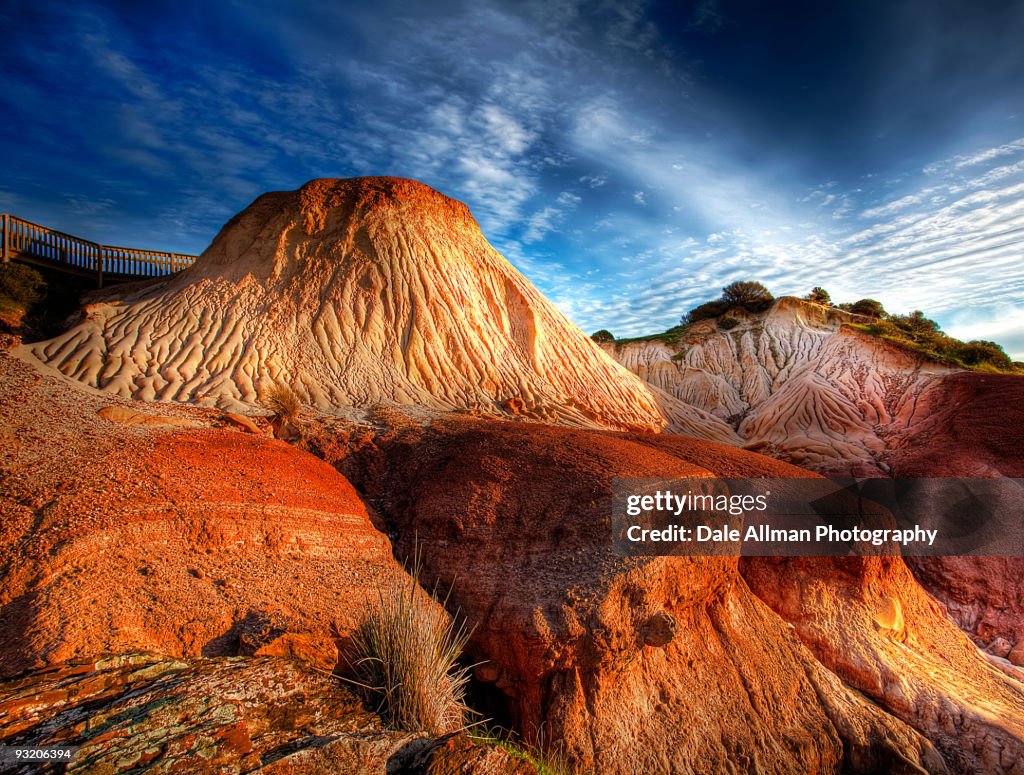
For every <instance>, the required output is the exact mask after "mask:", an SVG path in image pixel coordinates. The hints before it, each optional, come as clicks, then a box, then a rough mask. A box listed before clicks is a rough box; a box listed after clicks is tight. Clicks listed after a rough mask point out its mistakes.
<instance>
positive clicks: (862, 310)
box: [850, 299, 885, 318]
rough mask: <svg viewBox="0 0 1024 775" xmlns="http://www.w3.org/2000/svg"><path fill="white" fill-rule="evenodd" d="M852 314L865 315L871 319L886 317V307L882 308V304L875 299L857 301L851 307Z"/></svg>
mask: <svg viewBox="0 0 1024 775" xmlns="http://www.w3.org/2000/svg"><path fill="white" fill-rule="evenodd" d="M850 312H852V313H854V314H855V315H864V316H866V317H869V318H883V317H885V307H883V306H882V302H880V301H875V300H874V299H861V300H860V301H855V302H854V303H853V304H852V305H851V306H850Z"/></svg>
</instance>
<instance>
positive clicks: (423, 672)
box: [349, 563, 471, 736]
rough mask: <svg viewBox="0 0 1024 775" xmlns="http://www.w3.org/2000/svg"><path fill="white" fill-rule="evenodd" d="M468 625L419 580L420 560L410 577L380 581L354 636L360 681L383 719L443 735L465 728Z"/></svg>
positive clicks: (352, 658)
mask: <svg viewBox="0 0 1024 775" xmlns="http://www.w3.org/2000/svg"><path fill="white" fill-rule="evenodd" d="M469 635H470V633H469V632H468V631H467V630H466V629H465V628H464V627H462V626H461V625H458V624H456V622H455V621H454V620H453V619H451V618H450V617H449V616H448V614H447V613H445V611H444V609H443V607H442V606H439V605H437V604H436V603H435V602H434V601H433V600H432V599H431V598H430V597H429V596H428V595H426V594H424V593H423V591H422V590H421V589H420V588H419V564H418V563H417V565H416V567H415V569H414V571H413V572H412V574H411V578H410V580H409V583H408V584H407V585H404V586H397V588H394V589H391V590H388V591H385V590H384V589H382V588H381V589H378V601H377V605H376V606H373V607H371V608H370V609H368V610H367V611H366V612H365V614H364V615H363V620H362V622H360V625H359V627H358V628H357V629H356V631H355V633H354V634H353V636H352V645H351V647H350V652H349V661H350V663H351V664H352V665H353V668H354V670H355V679H356V680H355V682H354V683H355V684H356V685H357V686H358V687H359V688H360V690H361V691H362V693H363V695H364V699H365V700H366V701H367V703H368V704H369V705H370V706H371V707H373V708H374V709H375V710H376V712H377V713H378V714H380V715H381V717H382V718H383V719H384V720H385V722H386V723H387V724H388V725H389V726H391V727H393V728H395V729H401V730H405V731H410V732H426V733H428V734H430V735H434V736H440V735H444V734H448V733H450V732H455V731H459V730H462V729H465V728H466V718H467V714H468V713H470V712H471V711H470V710H469V708H468V707H467V705H466V702H465V692H466V684H467V683H468V681H469V668H467V667H462V666H459V664H458V659H459V655H460V654H461V653H462V649H463V648H464V647H465V645H466V642H467V641H468V640H469Z"/></svg>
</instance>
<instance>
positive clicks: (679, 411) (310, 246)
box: [33, 178, 735, 441]
mask: <svg viewBox="0 0 1024 775" xmlns="http://www.w3.org/2000/svg"><path fill="white" fill-rule="evenodd" d="M33 353H34V354H35V355H36V356H37V357H38V358H39V359H41V360H43V361H45V362H46V363H49V364H51V365H53V366H55V367H56V368H58V369H59V370H60V371H62V372H63V373H64V374H67V375H69V376H72V377H74V378H75V379H78V380H81V381H83V382H85V383H87V384H89V385H93V386H95V387H99V388H102V389H103V390H107V391H110V392H112V393H117V394H119V395H122V396H130V397H133V398H137V399H142V400H163V401H188V402H195V403H200V404H209V405H218V406H221V407H223V408H231V409H244V408H245V407H246V406H251V405H253V404H255V403H257V402H258V401H259V400H260V398H261V396H262V395H263V394H264V393H265V392H266V391H267V390H268V389H269V387H270V386H271V385H273V384H275V383H281V382H283V383H286V384H288V385H290V386H292V387H293V389H294V390H295V391H296V392H297V393H298V395H299V397H300V398H301V399H302V400H303V401H304V402H305V403H307V404H309V405H313V406H316V407H318V408H320V409H324V410H330V409H332V408H337V407H367V406H373V405H376V404H380V403H396V404H404V405H417V406H420V407H425V408H428V409H436V410H471V411H480V412H482V413H490V414H505V415H518V416H524V417H527V418H531V419H537V420H546V421H553V422H562V423H567V424H573V425H590V426H603V427H615V428H648V429H661V428H666V427H667V428H670V429H672V430H678V431H682V432H687V433H692V434H695V435H699V436H702V437H705V438H714V439H718V440H722V441H728V440H732V439H734V438H735V436H734V434H733V432H732V430H731V429H730V428H729V427H728V426H726V425H725V424H724V423H723V422H721V421H720V420H719V419H717V418H715V417H712V416H710V415H707V414H705V413H704V412H701V411H700V410H697V409H694V408H692V407H689V406H688V405H686V404H684V403H682V402H680V401H677V400H675V399H673V398H671V397H669V396H667V395H659V394H658V391H655V390H653V389H652V388H650V387H649V386H648V385H646V384H645V383H643V382H642V381H641V380H638V379H637V378H636V377H634V376H633V375H632V374H630V373H629V372H628V371H627V370H626V369H623V368H622V367H620V366H619V365H618V364H616V363H615V362H614V361H613V360H612V359H611V358H608V357H607V356H606V355H605V354H604V353H602V352H601V350H600V349H599V348H598V347H597V346H596V345H595V344H594V343H593V342H591V341H590V340H589V338H587V337H586V336H585V335H584V334H583V333H582V332H581V331H580V330H579V329H577V328H576V327H575V326H574V325H572V323H570V322H569V321H568V320H567V319H566V318H565V316H564V315H562V314H561V313H560V312H559V311H558V310H557V309H556V308H555V306H554V305H553V304H552V303H551V302H549V301H548V300H547V299H545V298H544V297H543V296H542V295H541V294H540V293H539V292H538V291H537V290H536V288H534V287H533V286H532V285H531V284H530V283H529V281H527V280H526V279H525V278H524V277H523V276H522V275H521V274H520V273H519V272H517V271H516V270H515V269H514V268H513V267H512V265H511V264H509V263H508V261H506V260H505V259H504V258H503V257H502V256H501V255H500V254H499V253H498V252H497V251H496V250H494V248H492V247H491V245H490V244H488V242H487V240H486V239H485V238H484V236H483V235H482V234H481V232H480V229H479V226H478V225H477V223H476V221H475V220H474V219H473V217H472V215H471V214H470V212H469V209H468V208H467V207H466V206H465V205H463V204H461V203H460V202H456V201H455V200H452V199H449V198H448V197H446V196H443V195H442V194H440V193H438V192H437V191H434V190H433V189H431V188H429V187H427V186H425V185H423V184H421V183H417V182H415V181H411V180H403V179H398V178H354V179H349V180H327V179H325V180H314V181H311V182H310V183H307V184H306V185H305V186H303V187H302V188H300V189H299V190H297V191H288V192H276V193H270V194H265V195H264V196H261V197H260V198H259V199H257V200H256V201H255V202H254V203H253V204H252V205H250V206H249V207H248V208H247V209H246V210H244V211H243V212H242V213H241V214H239V215H238V216H236V217H235V218H234V219H232V220H231V221H230V222H229V223H228V224H227V225H226V226H225V227H224V228H223V230H222V231H221V233H220V234H219V235H218V236H217V238H216V239H215V240H214V242H213V244H212V245H211V246H210V247H209V248H208V249H207V250H206V251H205V252H204V253H203V255H202V256H200V258H199V259H198V261H197V262H196V264H195V266H194V267H192V268H191V269H189V270H187V271H185V272H182V273H181V274H179V275H176V276H174V277H173V278H171V279H169V280H164V281H159V282H156V283H149V284H146V285H143V286H141V287H139V286H135V287H134V288H132V289H123V290H121V291H115V292H114V293H113V295H111V296H109V297H108V298H107V299H106V300H105V301H102V302H100V303H96V304H94V305H92V306H90V307H89V309H88V313H87V318H86V320H85V321H84V322H83V323H82V324H81V325H79V326H77V327H76V328H73V329H72V330H70V331H68V332H67V333H66V334H64V335H63V336H61V337H59V338H57V339H54V340H52V341H49V342H44V343H41V344H39V345H36V346H35V347H34V348H33Z"/></svg>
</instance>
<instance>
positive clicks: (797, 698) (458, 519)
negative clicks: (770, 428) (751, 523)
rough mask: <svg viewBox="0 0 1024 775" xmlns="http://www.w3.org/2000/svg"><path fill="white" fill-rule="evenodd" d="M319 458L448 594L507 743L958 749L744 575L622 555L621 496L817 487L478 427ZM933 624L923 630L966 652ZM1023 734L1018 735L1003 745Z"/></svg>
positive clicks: (672, 764)
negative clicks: (847, 677) (900, 712)
mask: <svg viewBox="0 0 1024 775" xmlns="http://www.w3.org/2000/svg"><path fill="white" fill-rule="evenodd" d="M313 443H314V444H315V445H320V446H321V448H322V449H325V450H328V452H327V454H328V455H331V456H333V457H334V462H335V463H336V464H337V465H338V466H339V467H340V468H341V470H343V471H345V472H346V473H347V474H348V475H349V476H350V478H352V479H353V481H355V482H356V483H357V486H359V487H360V489H361V490H362V491H364V493H367V494H368V497H369V498H370V501H371V502H372V503H373V504H374V505H375V506H376V508H377V509H378V510H379V511H380V513H381V514H382V516H383V517H384V519H385V521H386V523H387V525H388V529H389V531H390V532H391V533H392V534H395V535H397V536H398V543H397V545H398V547H399V551H400V552H404V553H407V554H410V555H411V554H412V552H413V551H414V545H415V544H416V543H417V542H418V544H419V546H420V549H421V553H422V557H423V560H424V563H425V566H424V569H425V573H426V579H427V581H429V582H431V583H432V582H434V581H436V582H437V583H438V584H439V585H440V588H441V589H442V590H447V589H448V587H449V585H450V586H451V588H452V603H453V606H457V607H458V608H459V609H460V610H461V612H462V613H463V614H464V615H465V616H466V618H467V619H468V621H469V623H470V624H471V625H473V626H475V627H476V629H475V632H474V637H473V640H472V643H471V649H472V656H473V657H474V658H478V659H486V660H488V662H487V664H486V665H483V666H481V668H480V669H479V670H478V677H479V678H481V680H485V681H489V682H493V684H494V686H495V689H496V691H498V692H500V693H501V694H502V695H503V696H504V697H505V701H506V703H507V705H508V707H509V709H510V712H511V716H512V719H513V721H514V722H515V724H516V725H517V726H518V727H519V728H520V729H521V730H522V731H523V732H524V733H525V734H527V735H528V736H529V737H530V738H532V739H533V740H535V741H540V740H545V741H558V742H557V745H558V746H559V747H561V750H562V751H563V752H564V753H565V754H566V755H567V756H568V757H569V758H570V759H571V760H572V761H573V762H574V763H575V764H576V765H577V766H582V767H584V768H589V769H592V770H595V771H599V772H602V773H615V772H621V773H633V772H668V771H672V772H714V771H725V770H727V769H728V768H736V769H738V770H741V771H742V770H749V769H752V768H756V769H759V770H762V771H773V772H837V771H849V772H857V771H859V772H879V771H891V772H900V771H905V772H912V771H920V770H919V769H918V768H924V769H926V770H929V771H933V772H941V771H944V768H945V764H944V762H943V758H942V756H940V755H939V754H938V753H937V751H936V749H935V748H934V747H933V746H932V744H931V743H929V742H928V741H927V739H926V737H929V736H930V737H932V738H933V739H935V740H936V741H940V740H946V739H947V737H946V736H947V732H946V730H944V729H942V728H940V727H939V726H938V725H930V724H925V723H922V724H920V725H918V726H919V728H920V731H918V730H915V729H913V728H912V727H911V725H909V724H907V723H904V722H903V721H900V720H898V719H896V718H894V717H892V716H890V715H887V713H885V712H883V711H882V710H880V709H879V707H877V706H876V705H874V704H872V703H870V702H865V701H864V699H863V698H862V697H861V696H860V695H859V694H857V693H856V692H851V691H849V690H848V689H847V688H846V687H845V686H844V685H843V683H842V681H840V680H839V678H837V677H836V675H835V674H833V673H832V672H830V671H829V670H826V669H823V667H822V666H821V665H820V664H819V663H818V662H817V660H816V659H814V658H812V656H811V653H810V652H809V651H808V650H807V649H806V648H805V647H804V646H803V644H802V643H801V642H800V640H799V639H798V638H797V637H796V633H795V632H794V631H793V629H791V628H790V626H789V625H787V624H786V623H785V622H784V621H782V620H780V619H779V618H778V617H776V616H775V615H774V614H772V613H771V612H770V611H769V609H768V608H767V607H766V606H765V605H764V604H763V603H762V602H761V601H760V600H758V599H757V598H756V597H755V596H754V595H753V594H752V593H751V592H750V590H749V589H748V587H747V585H746V584H745V582H744V581H743V579H742V578H741V576H740V574H739V571H738V568H737V562H736V560H735V559H729V558H681V557H662V558H631V559H630V558H622V557H618V556H616V555H615V554H614V553H613V552H612V549H611V544H610V530H611V527H610V515H609V511H608V509H609V504H610V501H609V497H610V492H611V481H612V479H613V478H614V477H667V476H711V475H718V476H728V475H733V476H756V475H760V476H786V475H796V476H801V475H803V476H806V475H808V474H806V472H801V471H800V470H799V469H795V468H792V467H790V466H787V465H786V464H783V463H780V462H777V461H773V460H771V459H768V458H764V457H761V456H759V455H755V454H752V453H746V452H742V451H739V450H735V449H732V448H729V447H726V446H722V445H715V444H710V443H705V442H699V441H696V440H693V439H686V438H682V437H676V438H673V437H669V436H664V435H653V436H639V437H623V436H620V435H615V434H602V433H595V432H588V431H573V430H569V429H561V428H555V427H546V426H525V425H511V424H508V423H498V422H487V421H478V420H472V419H464V420H458V419H455V418H452V419H447V420H439V421H435V422H434V423H433V424H432V426H431V427H430V428H428V429H422V428H409V429H406V430H403V431H401V432H398V433H394V434H385V435H384V436H382V437H380V438H377V439H367V438H363V439H362V440H352V442H351V443H350V447H351V449H352V450H354V451H352V452H348V451H347V450H346V449H345V447H344V445H342V446H336V447H332V446H331V445H330V443H329V439H328V440H326V441H324V440H318V439H314V440H313ZM904 582H905V583H909V584H912V583H913V581H912V579H910V578H909V575H908V576H907V578H906V579H904ZM784 587H785V589H787V590H789V589H790V588H791V585H790V584H789V582H786V583H785V584H784ZM917 613H918V612H917V611H916V610H915V611H914V614H915V615H916V614H917ZM928 616H929V619H928V621H927V624H926V625H924V626H929V627H932V626H933V627H938V628H943V627H945V629H946V630H947V631H949V632H951V633H952V635H949V632H947V633H946V634H947V636H949V637H952V638H953V639H954V642H955V638H956V637H959V638H960V641H959V642H957V643H956V646H955V647H956V648H959V649H960V650H961V651H964V652H966V651H967V649H969V648H970V645H969V643H968V642H967V640H966V639H965V638H964V637H963V636H962V635H960V634H959V632H958V631H957V630H956V629H955V628H954V627H953V626H952V625H950V624H948V623H945V622H944V620H943V619H942V618H941V616H939V615H938V614H937V613H935V612H934V611H932V612H929V614H928ZM841 644H842V635H839V634H837V636H836V639H835V647H836V648H841ZM941 658H942V657H941V656H940V655H936V654H935V653H932V652H926V653H925V654H922V655H921V656H920V657H919V658H918V662H917V663H916V664H912V665H911V664H908V666H907V669H908V670H910V671H911V672H912V673H913V675H914V676H915V677H916V678H917V677H921V676H924V674H926V672H927V670H929V669H930V666H931V661H930V660H936V659H941ZM973 659H974V663H969V661H968V659H967V657H965V658H964V660H963V667H964V669H965V670H967V671H968V674H973V673H972V672H971V671H975V672H976V671H977V670H978V669H984V670H988V669H989V668H988V667H987V665H986V664H985V662H984V660H983V659H982V658H981V657H980V656H977V655H975V656H974V657H973ZM921 680H926V678H923V677H922V678H921ZM982 691H983V692H984V691H986V689H983V690H982ZM993 691H995V690H993ZM1000 696H1002V695H1000ZM1022 701H1024V698H1022ZM1022 708H1024V705H1018V706H1016V707H1012V708H1011V707H1008V708H1007V710H1008V711H1012V712H1013V713H1016V714H1020V712H1021V709H1022ZM1017 717H1018V719H1019V718H1022V717H1021V716H1020V715H1018V716H1017ZM1018 734H1020V735H1021V736H1024V730H1022V731H1019V732H1015V731H1012V730H1011V731H1008V732H1007V733H1006V737H1007V738H1008V742H1007V743H1006V745H1007V746H1013V745H1018V744H1019V740H1018V739H1017V737H1015V735H1018ZM954 735H955V730H954ZM948 740H949V745H953V746H955V745H956V739H955V736H954V737H951V738H948ZM967 756H968V757H971V756H974V753H973V752H972V753H969V754H967Z"/></svg>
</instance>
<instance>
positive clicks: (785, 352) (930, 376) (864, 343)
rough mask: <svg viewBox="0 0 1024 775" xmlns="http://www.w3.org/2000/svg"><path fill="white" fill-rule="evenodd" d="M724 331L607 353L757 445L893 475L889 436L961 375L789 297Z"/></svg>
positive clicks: (806, 462)
mask: <svg viewBox="0 0 1024 775" xmlns="http://www.w3.org/2000/svg"><path fill="white" fill-rule="evenodd" d="M725 319H727V320H730V321H734V323H732V325H734V327H733V328H730V329H728V330H723V329H722V328H720V327H719V325H718V323H717V321H715V320H705V321H701V322H699V323H697V324H695V325H694V326H693V327H691V328H690V330H689V331H688V332H687V333H686V335H685V336H684V338H683V339H682V340H681V341H680V342H679V343H678V344H675V345H669V344H666V343H664V342H662V341H660V340H658V339H651V340H641V341H633V342H627V343H623V344H606V345H604V347H605V350H606V351H607V352H609V353H611V354H613V355H614V356H615V357H616V359H618V361H619V362H620V363H622V364H623V365H624V366H626V367H627V368H629V369H630V370H631V371H633V372H634V373H636V374H637V375H639V376H640V377H642V378H643V379H644V380H646V381H648V382H650V383H651V384H652V385H655V386H657V387H658V388H660V389H662V390H664V391H666V392H668V393H671V394H672V395H674V396H676V397H677V398H679V399H680V400H682V401H685V402H687V403H690V404H692V405H694V406H696V407H698V408H700V409H703V410H705V411H707V412H709V413H711V414H714V415H715V416H717V417H720V418H722V419H726V420H729V421H730V422H732V423H733V424H735V425H736V428H737V431H738V433H739V435H740V437H741V438H742V440H743V443H744V445H745V446H746V447H747V448H748V449H756V450H758V451H761V452H764V453H766V454H770V455H772V456H774V457H778V458H781V459H783V460H788V461H790V462H792V463H796V464H797V465H800V466H803V467H806V468H810V469H811V470H814V471H818V472H821V473H835V474H842V475H848V474H852V475H858V476H872V475H874V476H878V475H885V473H886V472H888V470H889V465H888V463H887V462H886V460H885V457H886V451H887V448H888V444H889V443H890V442H889V439H890V437H891V436H894V435H899V434H901V433H903V432H905V430H906V429H907V427H908V426H909V425H910V424H911V423H912V422H913V421H914V420H915V419H916V416H917V414H916V413H917V399H918V397H919V396H920V395H921V394H922V393H923V392H924V391H925V390H926V389H927V388H928V386H929V385H931V384H932V383H933V382H935V381H936V380H937V379H939V378H941V377H942V376H945V375H948V374H951V373H953V372H954V371H955V370H954V369H952V368H950V367H948V366H943V365H941V364H936V363H932V362H930V361H926V360H924V359H921V358H919V357H917V356H915V355H913V354H911V353H908V352H905V351H903V350H901V349H899V348H897V347H895V346H892V345H889V344H886V343H885V342H884V341H883V340H881V339H878V338H876V337H871V336H868V335H866V334H861V333H859V332H857V331H855V330H853V329H851V328H849V327H844V325H843V324H844V323H848V322H851V321H853V320H854V319H855V316H852V315H849V314H848V313H845V312H842V311H840V310H837V309H833V308H828V307H823V306H821V305H818V304H812V303H810V302H805V301H800V300H798V299H792V298H783V299H780V300H779V301H777V302H776V303H775V305H774V306H773V307H772V308H771V309H770V310H769V311H768V312H767V313H763V314H751V313H745V312H742V311H739V310H737V311H733V312H731V313H729V315H728V316H727V317H726V318H725Z"/></svg>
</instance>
